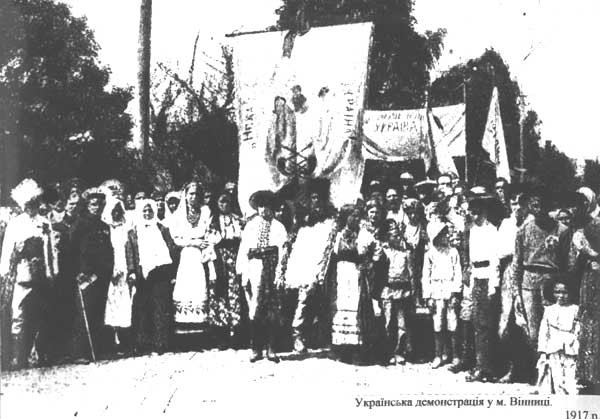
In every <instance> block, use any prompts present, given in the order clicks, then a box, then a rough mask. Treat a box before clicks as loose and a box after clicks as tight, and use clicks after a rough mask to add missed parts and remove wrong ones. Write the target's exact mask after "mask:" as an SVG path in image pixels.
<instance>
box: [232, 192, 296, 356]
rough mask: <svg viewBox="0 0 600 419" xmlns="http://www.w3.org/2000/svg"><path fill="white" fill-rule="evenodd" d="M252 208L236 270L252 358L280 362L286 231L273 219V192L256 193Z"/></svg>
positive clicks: (242, 237)
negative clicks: (276, 345)
mask: <svg viewBox="0 0 600 419" xmlns="http://www.w3.org/2000/svg"><path fill="white" fill-rule="evenodd" d="M250 206H251V207H252V208H253V209H254V210H256V211H257V215H256V217H254V218H252V219H251V220H250V221H248V223H247V224H246V226H245V227H244V230H243V231H242V236H241V241H240V248H239V251H238V256H237V261H236V269H237V272H238V274H240V275H241V277H242V286H243V288H244V291H245V293H246V301H247V302H248V311H249V316H250V321H251V340H252V358H250V362H256V361H258V360H259V359H262V358H263V353H264V350H265V349H266V351H267V358H268V359H269V360H270V361H273V362H279V358H278V357H277V355H275V351H274V347H273V346H274V343H275V327H276V325H277V322H278V321H279V318H278V317H279V313H278V308H279V304H278V292H277V289H276V285H277V284H276V278H277V276H278V271H279V270H280V269H281V259H282V257H283V254H284V252H283V245H284V243H285V241H286V239H287V233H286V231H285V227H284V226H283V224H281V223H280V222H279V221H277V220H276V219H274V217H273V215H274V211H275V207H276V197H275V194H274V193H273V192H271V191H257V192H255V193H254V194H252V196H250Z"/></svg>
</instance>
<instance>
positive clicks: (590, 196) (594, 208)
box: [577, 186, 599, 217]
mask: <svg viewBox="0 0 600 419" xmlns="http://www.w3.org/2000/svg"><path fill="white" fill-rule="evenodd" d="M577 193H580V194H581V195H583V196H584V197H585V201H586V213H587V214H588V215H591V216H592V217H595V216H597V215H598V213H599V208H598V201H596V194H595V193H594V191H592V190H591V189H590V188H588V187H586V186H584V187H581V188H579V189H577Z"/></svg>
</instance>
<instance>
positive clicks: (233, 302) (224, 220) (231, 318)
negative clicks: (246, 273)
mask: <svg viewBox="0 0 600 419" xmlns="http://www.w3.org/2000/svg"><path fill="white" fill-rule="evenodd" d="M211 230H212V231H213V233H214V237H218V238H219V241H218V242H217V244H216V245H215V252H216V253H217V260H216V263H215V265H216V271H217V280H216V281H214V282H212V281H211V282H209V285H208V288H209V306H210V311H209V313H210V320H211V324H212V325H213V326H215V327H217V328H219V329H221V331H223V332H224V333H226V334H227V335H228V336H229V338H230V339H232V340H235V339H236V338H237V337H238V334H239V332H240V330H239V329H240V325H241V322H242V288H241V279H240V277H239V275H238V274H237V272H236V266H235V261H236V259H237V253H238V249H239V247H240V238H241V236H242V218H241V217H240V216H239V215H238V214H235V213H233V198H232V197H231V195H229V194H228V193H226V192H225V193H222V194H220V195H219V197H218V199H217V207H216V209H215V212H214V215H213V219H212V223H211ZM231 343H234V344H235V342H231Z"/></svg>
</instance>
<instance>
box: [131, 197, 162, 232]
mask: <svg viewBox="0 0 600 419" xmlns="http://www.w3.org/2000/svg"><path fill="white" fill-rule="evenodd" d="M148 205H150V208H151V209H152V218H150V219H149V220H146V217H144V208H146V207H147V206H148ZM136 211H137V214H136V217H137V220H136V221H137V224H139V225H142V226H149V225H153V224H156V223H158V215H157V214H158V205H157V204H156V201H154V200H153V199H142V200H140V201H138V202H137V203H136Z"/></svg>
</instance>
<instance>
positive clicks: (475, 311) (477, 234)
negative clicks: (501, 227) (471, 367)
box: [467, 187, 500, 382]
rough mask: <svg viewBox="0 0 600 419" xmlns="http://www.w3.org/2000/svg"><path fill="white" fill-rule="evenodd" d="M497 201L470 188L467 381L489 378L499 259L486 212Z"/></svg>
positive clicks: (490, 374) (494, 235) (493, 229)
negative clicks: (470, 363) (470, 362)
mask: <svg viewBox="0 0 600 419" xmlns="http://www.w3.org/2000/svg"><path fill="white" fill-rule="evenodd" d="M496 201H497V199H496V198H495V197H494V196H493V195H491V194H488V193H487V191H486V190H485V188H483V187H475V188H472V189H471V199H470V201H469V213H470V216H471V219H472V225H471V227H470V229H469V266H470V284H469V285H470V287H471V299H472V313H471V315H472V321H473V327H474V336H475V371H474V373H473V374H472V375H471V376H469V377H468V378H467V379H468V381H483V382H486V381H491V380H492V379H493V369H492V367H493V365H492V351H491V349H492V348H491V347H490V339H491V338H492V337H493V336H492V334H493V330H492V320H493V318H492V314H493V313H492V298H493V296H494V294H496V292H497V288H498V286H499V285H500V277H499V258H498V253H497V250H496V246H494V243H496V242H497V240H498V231H497V229H496V227H495V226H494V225H493V224H491V223H490V222H489V220H488V214H489V212H490V209H491V208H492V207H493V206H494V205H496V204H497V203H496Z"/></svg>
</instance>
